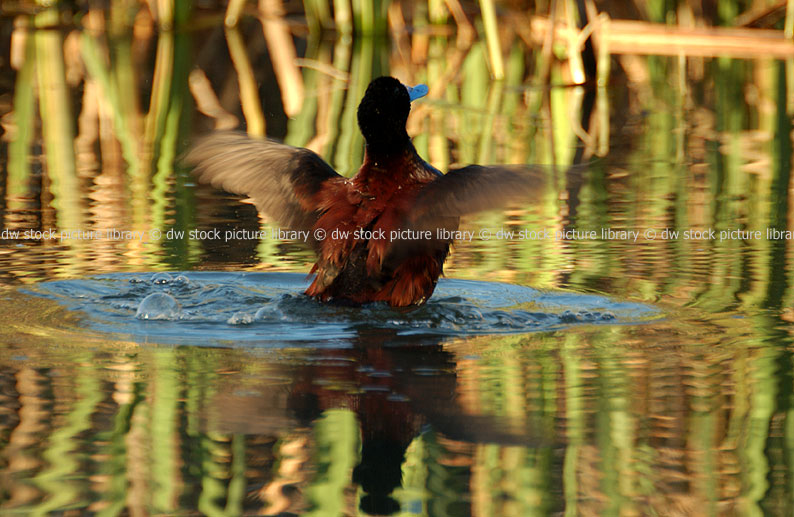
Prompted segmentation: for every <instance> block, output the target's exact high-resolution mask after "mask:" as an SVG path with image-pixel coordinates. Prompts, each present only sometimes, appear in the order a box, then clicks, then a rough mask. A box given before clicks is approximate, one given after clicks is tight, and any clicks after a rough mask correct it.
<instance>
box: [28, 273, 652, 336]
mask: <svg viewBox="0 0 794 517" xmlns="http://www.w3.org/2000/svg"><path fill="white" fill-rule="evenodd" d="M307 285H308V280H307V278H306V277H305V276H304V275H301V274H295V273H224V272H190V273H154V274H151V273H150V274H146V273H139V274H128V273H118V274H107V275H101V276H97V277H92V278H88V279H79V280H59V281H52V282H44V283H41V284H38V285H36V286H34V287H32V288H30V289H29V290H28V292H30V293H32V294H35V295H38V296H44V297H48V298H52V299H55V300H57V301H59V302H60V303H62V304H64V305H66V306H67V307H68V308H70V309H73V310H77V311H81V312H82V313H83V314H84V315H85V319H84V324H85V325H86V326H87V327H88V328H90V329H93V330H97V331H100V332H107V333H111V334H116V335H119V334H120V335H124V336H127V337H131V338H133V339H145V340H146V341H148V342H161V343H186V344H200V345H229V344H249V345H253V344H268V345H272V344H276V343H289V342H301V341H303V342H306V341H310V342H312V344H313V345H314V346H324V345H328V346H339V340H349V339H350V338H353V337H355V336H357V335H359V334H360V333H361V332H362V331H368V330H381V331H386V332H387V333H390V334H393V335H396V336H414V335H434V336H439V335H440V336H462V335H471V334H496V333H522V332H532V331H542V330H555V329H558V328H561V327H565V326H570V325H577V324H583V323H589V324H631V323H639V322H643V321H647V320H648V319H653V318H656V317H658V316H659V315H660V312H659V311H658V310H657V309H656V308H654V307H651V306H647V305H642V304H638V303H631V302H619V301H615V300H611V299H609V298H607V297H604V296H598V295H590V294H580V293H569V292H555V291H538V290H536V289H532V288H530V287H526V286H520V285H511V284H503V283H495V282H478V281H471V280H450V279H442V280H441V281H439V284H438V287H437V289H436V292H435V295H434V296H433V297H432V298H431V299H430V301H429V302H428V303H427V304H425V305H424V306H422V307H419V308H417V309H413V310H405V309H392V308H390V307H388V306H387V305H385V304H380V303H377V304H369V305H366V306H363V307H341V306H336V305H329V304H322V303H319V302H316V301H314V300H312V299H310V298H308V297H306V296H304V295H303V294H301V293H302V291H303V290H304V289H305V288H306V287H307Z"/></svg>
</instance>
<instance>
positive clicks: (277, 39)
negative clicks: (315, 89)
mask: <svg viewBox="0 0 794 517" xmlns="http://www.w3.org/2000/svg"><path fill="white" fill-rule="evenodd" d="M259 12H260V20H261V22H262V30H263V31H264V34H265V41H266V42H267V49H268V51H269V52H270V60H271V61H272V62H273V70H274V71H275V73H276V80H277V81H278V84H279V87H280V89H281V100H282V102H283V103H284V112H285V113H286V114H287V116H289V117H293V116H295V115H297V114H298V112H300V110H301V106H303V77H302V76H301V73H300V70H298V67H297V65H295V60H296V59H297V57H298V56H297V53H296V51H295V44H294V43H293V41H292V34H291V33H290V30H289V26H288V25H287V22H286V21H284V6H283V5H282V3H281V0H259Z"/></svg>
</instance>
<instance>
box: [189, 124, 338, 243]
mask: <svg viewBox="0 0 794 517" xmlns="http://www.w3.org/2000/svg"><path fill="white" fill-rule="evenodd" d="M185 161H186V163H188V164H189V165H193V166H195V169H194V174H195V175H196V177H197V178H198V180H199V182H201V183H209V184H211V185H212V186H214V187H216V188H219V189H222V190H225V191H227V192H231V193H234V194H242V195H245V196H248V197H250V198H251V199H252V200H253V202H254V204H255V205H256V207H257V208H258V209H259V210H260V211H261V212H263V213H265V214H266V215H267V216H268V217H270V218H272V219H274V220H275V221H277V222H278V224H280V225H282V226H284V227H287V228H291V229H294V230H311V229H312V227H313V226H314V224H315V223H316V222H317V218H318V217H319V215H320V213H319V212H318V210H317V203H316V196H317V194H318V192H319V191H320V190H321V189H322V188H323V185H324V184H325V182H326V181H328V180H331V179H335V178H336V179H342V176H340V175H339V174H337V173H336V171H334V169H333V168H332V167H331V166H330V165H328V164H327V163H326V162H325V161H324V160H323V159H322V158H320V157H319V156H318V155H317V154H315V153H314V152H312V151H310V150H308V149H302V148H297V147H292V146H289V145H285V144H280V143H278V142H273V141H272V140H264V139H254V138H251V137H249V136H248V135H246V134H244V133H240V132H235V131H218V132H215V133H212V134H210V135H208V136H205V137H203V138H201V139H200V140H198V141H197V142H196V144H195V145H194V146H193V148H192V149H191V150H190V151H189V152H188V154H187V155H186V157H185Z"/></svg>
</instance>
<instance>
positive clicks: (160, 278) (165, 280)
mask: <svg viewBox="0 0 794 517" xmlns="http://www.w3.org/2000/svg"><path fill="white" fill-rule="evenodd" d="M173 281H174V277H172V276H171V275H169V274H168V273H155V274H153V275H152V283H153V284H157V285H163V284H170V283H171V282H173Z"/></svg>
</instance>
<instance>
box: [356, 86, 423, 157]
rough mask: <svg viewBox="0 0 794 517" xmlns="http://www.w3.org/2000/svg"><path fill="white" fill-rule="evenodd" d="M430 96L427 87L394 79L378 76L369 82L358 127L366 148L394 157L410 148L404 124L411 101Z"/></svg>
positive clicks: (362, 101) (360, 107)
mask: <svg viewBox="0 0 794 517" xmlns="http://www.w3.org/2000/svg"><path fill="white" fill-rule="evenodd" d="M425 94H427V87H426V86H424V85H419V86H416V87H414V88H408V87H406V86H405V85H404V84H402V83H401V82H400V81H398V80H397V79H395V78H394V77H378V78H377V79H375V80H373V81H372V82H371V83H369V86H368V87H367V91H366V93H365V94H364V98H363V99H361V104H359V105H358V126H359V127H360V128H361V134H363V135H364V140H366V141H367V149H368V150H369V151H371V152H373V153H377V154H393V153H396V152H400V151H402V150H404V149H405V147H406V146H407V145H410V143H411V141H410V139H409V138H408V133H407V132H406V131H405V123H406V122H407V121H408V114H409V113H410V112H411V101H412V100H414V99H418V98H419V97H422V96H423V95H425Z"/></svg>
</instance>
